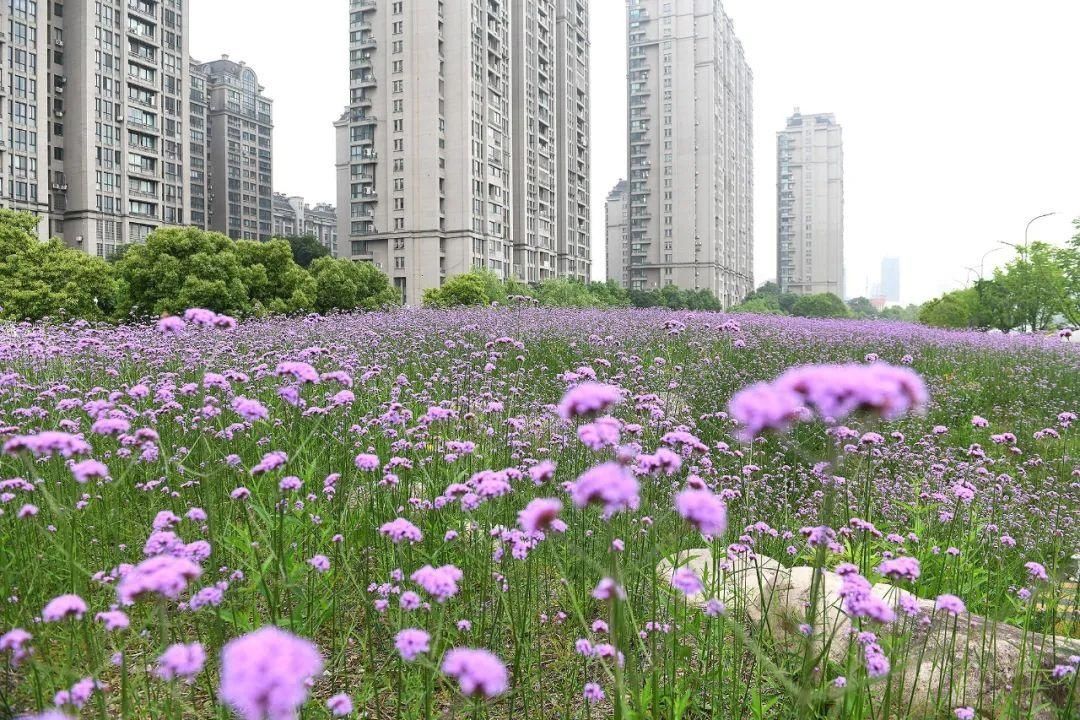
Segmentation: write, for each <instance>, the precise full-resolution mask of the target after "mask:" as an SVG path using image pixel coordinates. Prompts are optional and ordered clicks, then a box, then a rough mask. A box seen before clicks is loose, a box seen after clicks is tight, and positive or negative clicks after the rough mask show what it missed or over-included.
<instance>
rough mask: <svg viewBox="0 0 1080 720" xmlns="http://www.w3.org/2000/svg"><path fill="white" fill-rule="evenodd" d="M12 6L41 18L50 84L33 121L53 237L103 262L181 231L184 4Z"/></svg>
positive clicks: (106, 1)
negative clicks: (39, 130) (161, 232)
mask: <svg viewBox="0 0 1080 720" xmlns="http://www.w3.org/2000/svg"><path fill="white" fill-rule="evenodd" d="M12 5H13V6H14V5H19V6H24V5H25V6H27V7H32V6H35V5H36V8H37V13H38V17H39V18H43V17H44V13H46V12H48V24H49V27H48V35H47V37H48V40H49V42H50V44H51V46H52V51H51V58H49V59H48V63H47V67H48V69H49V75H50V77H49V80H48V81H47V83H46V84H45V85H42V84H41V83H40V82H39V85H38V102H39V106H38V115H39V117H41V115H42V111H45V112H46V113H47V114H48V117H49V118H50V120H51V121H52V122H51V126H50V131H49V133H48V135H47V142H48V143H49V145H50V152H49V154H50V160H51V175H52V183H51V186H50V187H51V189H52V191H53V192H52V197H51V216H52V217H51V220H52V223H51V224H52V233H53V234H54V235H58V236H61V237H63V239H64V240H65V241H66V242H67V244H68V245H71V246H73V247H77V248H79V249H82V250H84V251H86V252H88V253H91V254H95V255H101V256H108V255H110V254H111V253H112V252H114V251H115V250H117V249H118V248H120V247H122V246H124V245H127V244H131V243H137V242H142V241H144V240H145V239H146V236H147V235H149V234H150V232H151V231H152V230H153V229H154V228H156V227H159V226H161V225H181V224H184V223H186V222H188V216H187V208H188V207H189V206H190V202H189V175H190V168H189V162H188V140H189V138H188V127H187V124H188V122H189V110H188V98H187V88H188V83H189V68H188V60H189V55H188V24H189V18H188V13H187V10H188V8H187V3H186V2H183V0H126V1H125V2H119V0H115V1H112V0H98V1H95V2H84V1H80V2H72V1H68V2H43V1H41V0H39V1H38V2H36V3H34V2H29V0H28V1H27V2H26V3H23V2H21V0H14V1H13V3H12ZM39 39H40V27H39ZM5 59H6V57H5ZM43 61H46V58H45V57H41V58H39V60H38V63H39V68H40V67H41V62H43ZM43 91H47V93H48V95H45V94H43ZM42 101H44V104H42ZM38 141H39V143H40V142H45V141H46V137H45V136H39V138H38Z"/></svg>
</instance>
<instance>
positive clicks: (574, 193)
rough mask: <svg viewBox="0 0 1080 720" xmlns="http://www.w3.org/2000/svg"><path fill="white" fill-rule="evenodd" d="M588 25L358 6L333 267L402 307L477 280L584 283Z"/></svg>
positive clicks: (498, 1)
mask: <svg viewBox="0 0 1080 720" xmlns="http://www.w3.org/2000/svg"><path fill="white" fill-rule="evenodd" d="M586 15H587V5H586V3H585V2H584V0H527V2H513V3H511V2H508V0H461V1H460V2H452V3H448V2H446V1H445V0H409V1H408V2H404V1H391V2H378V3H376V2H375V1H374V0H352V2H351V5H350V103H349V108H348V110H347V111H346V113H345V114H344V115H343V116H342V117H341V118H340V119H339V120H338V121H337V122H335V123H334V127H335V132H336V137H337V183H338V197H337V206H338V210H339V216H338V224H339V229H338V237H339V244H340V247H341V250H340V251H339V255H340V256H342V257H350V258H352V259H354V260H370V261H373V262H375V263H376V264H377V265H379V266H380V267H381V268H382V269H384V270H385V271H386V272H387V273H388V274H389V275H390V277H391V279H392V282H393V284H394V286H395V287H396V288H397V289H398V290H399V291H400V292H401V293H402V297H403V298H404V300H405V302H407V303H409V304H419V303H420V302H421V300H422V297H423V291H424V290H425V289H427V288H432V287H438V286H439V285H441V283H442V281H443V280H445V279H446V278H447V277H449V276H452V275H456V274H460V273H465V272H468V271H470V270H472V269H476V268H486V269H488V270H491V271H492V272H494V273H495V274H497V275H499V276H500V277H504V278H509V277H513V276H515V275H516V276H517V277H520V278H522V279H525V280H540V279H544V278H547V277H555V276H559V275H565V276H571V277H581V278H587V277H588V275H589V260H590V258H589V252H588V239H589V226H588V193H589V190H588V157H589V156H588V148H587V144H586V143H585V142H584V139H585V138H587V135H588V103H587V97H588V75H587V67H588V52H587V44H588V25H587V21H586ZM519 156H520V157H519ZM518 170H520V172H518ZM515 182H517V187H515V185H514V183H515Z"/></svg>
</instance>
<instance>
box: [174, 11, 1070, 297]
mask: <svg viewBox="0 0 1080 720" xmlns="http://www.w3.org/2000/svg"><path fill="white" fill-rule="evenodd" d="M190 1H191V29H192V31H191V53H192V56H193V57H195V58H196V59H199V60H210V59H214V58H216V57H218V56H219V55H221V54H222V53H228V54H229V55H230V56H231V57H232V58H233V59H235V60H244V61H246V62H247V63H248V64H249V65H251V66H252V67H253V68H254V69H255V71H256V72H257V73H258V75H259V80H260V82H261V83H262V84H263V85H265V86H266V92H267V94H268V95H269V96H270V97H271V98H273V99H274V101H275V103H274V123H275V126H276V127H275V131H274V189H275V190H277V191H279V192H285V193H288V194H291V195H292V194H295V195H303V196H305V197H306V198H307V199H308V200H309V202H317V201H331V202H332V201H333V200H334V198H335V190H334V147H333V129H332V126H331V123H332V121H333V120H334V119H335V118H337V117H338V116H339V115H340V113H341V111H342V109H343V107H344V105H345V103H346V101H347V96H348V1H347V0H308V2H306V3H304V7H303V11H302V12H297V10H296V3H295V0H190ZM457 1H461V2H464V0H450V1H449V2H448V7H453V5H454V2H457ZM513 1H514V2H519V1H523V0H513ZM590 4H591V13H592V90H593V102H592V121H593V141H592V151H593V156H592V170H593V186H592V191H593V241H594V250H593V258H594V268H595V271H596V272H597V273H599V272H602V268H601V265H602V263H603V257H604V254H603V251H602V245H601V243H602V241H603V205H604V198H605V197H606V195H607V193H608V191H609V190H610V189H611V187H612V186H613V185H614V184H615V182H616V180H618V179H619V178H621V177H623V176H624V175H625V172H626V147H625V137H626V128H625V103H626V92H625V91H626V88H625V35H624V33H625V22H624V12H625V11H624V7H625V4H624V1H623V0H591V2H590ZM724 4H725V7H726V9H727V12H728V14H729V15H731V16H732V18H734V20H735V28H736V33H737V34H738V36H739V37H740V38H741V40H742V42H743V46H744V47H745V49H746V54H747V57H748V59H749V62H750V65H751V67H752V69H753V71H754V83H755V87H754V120H755V136H756V137H755V147H754V153H755V178H754V182H755V186H756V187H755V241H756V243H755V265H756V277H755V280H756V282H758V283H759V284H760V283H761V282H763V281H765V280H768V279H770V278H773V277H774V276H775V274H776V272H775V243H776V217H775V216H776V198H775V182H776V169H775V165H776V150H775V133H776V131H777V130H778V129H780V128H781V127H783V124H784V121H785V118H786V117H787V115H789V114H790V113H791V110H792V108H793V107H794V106H796V105H798V106H799V107H800V109H801V110H802V112H804V113H814V112H832V113H835V114H836V116H837V119H838V121H839V122H840V123H841V124H842V125H843V127H844V155H845V202H846V225H847V227H846V245H845V248H846V255H847V257H846V260H847V275H848V277H847V287H848V292H849V293H851V294H860V293H862V292H864V291H865V289H866V286H867V283H868V281H869V283H871V284H872V283H875V282H876V281H877V277H878V272H879V267H880V262H881V258H882V257H886V256H892V255H895V256H898V257H900V258H901V273H902V275H901V287H902V293H903V300H904V301H905V302H907V301H911V302H914V301H921V300H924V299H926V298H928V297H930V296H932V295H935V294H937V293H939V292H941V291H942V290H945V289H949V288H954V287H960V286H962V285H963V284H964V283H965V282H966V280H967V279H968V278H967V276H968V274H969V273H968V271H967V270H966V269H965V266H975V267H977V266H978V265H979V262H980V259H981V258H982V256H983V254H984V253H985V252H986V251H988V250H991V249H993V248H994V247H995V246H997V243H999V242H1000V241H1007V242H1016V243H1019V242H1023V236H1024V225H1025V224H1026V222H1027V220H1028V219H1030V218H1031V217H1034V216H1035V215H1038V214H1040V213H1042V212H1046V211H1057V212H1058V213H1059V214H1058V215H1057V216H1055V217H1053V218H1049V219H1046V220H1040V221H1039V222H1038V223H1036V224H1035V225H1034V226H1033V227H1032V239H1039V240H1046V241H1049V242H1054V243H1057V244H1061V243H1063V242H1065V240H1066V239H1067V238H1068V237H1069V236H1070V235H1071V234H1072V225H1071V220H1072V218H1074V217H1080V141H1078V138H1077V135H1078V131H1080V89H1078V88H1077V86H1076V82H1077V79H1078V78H1080V53H1078V52H1077V49H1076V48H1077V45H1076V43H1077V37H1076V33H1077V29H1078V28H1080V2H1078V1H1077V0H726V2H725V3H724ZM1010 252H1011V251H1009V250H1008V249H1004V250H1001V251H999V252H996V253H994V254H992V255H990V256H989V257H988V258H987V260H986V267H987V269H989V268H990V267H992V266H993V265H994V264H995V262H997V263H1001V262H1004V261H1005V260H1007V259H1008V257H1009V254H1010Z"/></svg>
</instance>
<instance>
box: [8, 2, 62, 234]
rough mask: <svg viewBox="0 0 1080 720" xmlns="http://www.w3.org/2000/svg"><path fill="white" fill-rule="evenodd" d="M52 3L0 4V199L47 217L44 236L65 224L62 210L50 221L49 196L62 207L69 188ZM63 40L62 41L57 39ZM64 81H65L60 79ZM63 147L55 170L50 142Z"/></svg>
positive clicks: (42, 227)
mask: <svg viewBox="0 0 1080 720" xmlns="http://www.w3.org/2000/svg"><path fill="white" fill-rule="evenodd" d="M50 5H51V3H46V2H40V3H39V2H31V1H30V0H12V1H11V2H5V3H3V4H0V62H2V63H3V66H4V67H3V76H2V78H0V205H2V206H3V207H6V208H12V209H15V210H25V211H28V212H32V213H35V214H37V215H39V216H41V217H42V218H43V221H42V222H41V223H40V224H39V225H38V233H39V235H40V237H41V238H42V239H44V238H46V237H48V236H49V234H50V232H55V231H56V229H57V227H56V226H57V225H59V227H60V228H61V229H62V227H63V214H62V213H61V214H59V215H58V216H57V217H56V220H55V222H53V223H50V221H49V208H50V200H51V198H52V197H54V196H55V197H56V198H57V199H58V200H59V207H60V209H61V210H62V209H63V207H64V205H63V201H64V198H65V194H66V191H67V178H66V177H65V176H64V173H63V167H62V160H63V152H64V150H63V146H62V142H60V143H53V142H52V138H53V133H54V132H57V131H59V133H60V136H59V138H60V140H61V141H62V139H63V131H64V107H65V106H64V104H63V98H62V97H60V98H59V100H60V104H59V105H56V104H54V93H53V92H52V85H51V83H52V81H53V77H54V76H56V75H59V74H62V73H63V61H64V57H63V33H62V31H61V32H60V33H59V34H54V33H53V30H52V26H51V24H50V22H49V17H48V14H49V13H50V12H51V10H52V8H50V7H49V6H50ZM57 41H59V43H60V44H59V45H57V44H56V42H57ZM61 82H62V81H61ZM54 144H55V145H56V146H57V147H58V148H59V158H60V161H59V163H58V166H57V169H56V170H55V171H54V170H53V162H52V153H53V150H52V147H51V146H52V145H54Z"/></svg>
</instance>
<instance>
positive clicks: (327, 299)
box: [309, 257, 401, 313]
mask: <svg viewBox="0 0 1080 720" xmlns="http://www.w3.org/2000/svg"><path fill="white" fill-rule="evenodd" d="M309 271H310V272H311V277H312V279H313V280H314V282H315V311H316V312H320V313H326V312H329V311H331V310H352V309H354V308H363V309H364V310H376V309H378V308H382V307H386V306H388V305H395V304H397V303H399V302H400V300H401V298H400V296H399V295H398V292H397V291H396V290H394V288H393V287H391V285H390V278H388V277H386V274H385V273H383V272H381V271H380V270H379V269H378V268H377V267H375V266H374V265H372V264H371V263H356V262H352V261H351V260H345V259H340V260H335V259H334V258H331V257H320V258H318V259H317V260H315V261H313V262H312V263H311V267H310V269H309Z"/></svg>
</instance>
